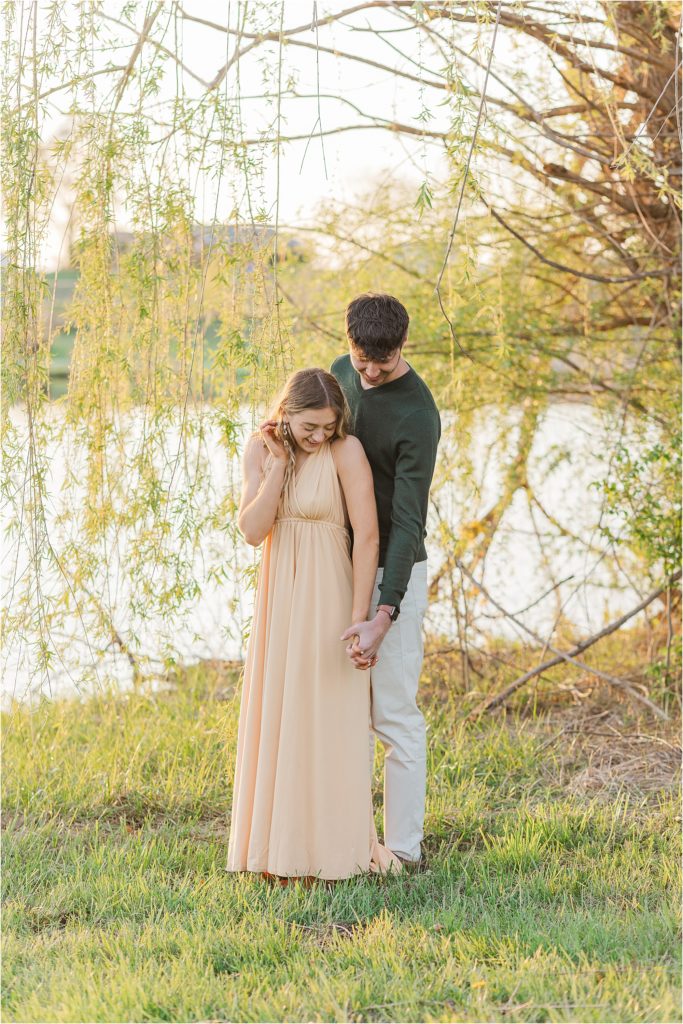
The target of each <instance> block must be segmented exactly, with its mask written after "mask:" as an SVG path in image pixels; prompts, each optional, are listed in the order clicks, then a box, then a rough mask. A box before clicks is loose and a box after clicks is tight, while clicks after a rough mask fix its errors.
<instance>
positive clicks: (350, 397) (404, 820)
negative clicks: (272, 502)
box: [330, 293, 441, 865]
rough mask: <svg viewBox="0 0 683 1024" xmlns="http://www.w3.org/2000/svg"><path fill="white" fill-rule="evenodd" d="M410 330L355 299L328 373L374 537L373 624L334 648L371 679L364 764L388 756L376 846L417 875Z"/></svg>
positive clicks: (428, 425)
mask: <svg viewBox="0 0 683 1024" xmlns="http://www.w3.org/2000/svg"><path fill="white" fill-rule="evenodd" d="M408 323H409V317H408V313H407V311H406V309H405V307H404V306H403V305H402V304H401V303H400V302H399V301H398V299H395V298H394V297H393V296H392V295H383V294H375V293H368V294H363V295H359V296H358V297H357V298H355V299H354V300H353V301H352V302H350V303H349V305H348V307H347V309H346V335H347V339H348V342H349V354H348V355H345V356H340V357H339V358H338V359H335V361H334V362H333V364H332V366H331V368H330V369H331V372H332V373H333V374H334V376H335V377H336V378H337V380H338V381H339V383H340V385H341V387H342V389H343V391H344V394H345V395H346V398H347V401H348V403H349V406H350V408H351V432H352V433H353V434H355V436H356V437H358V439H359V440H360V441H361V443H362V445H363V447H364V449H365V452H366V455H367V457H368V460H369V462H370V466H371V468H372V474H373V478H374V486H375V499H376V501H377V514H378V519H379V536H380V551H379V569H378V571H377V579H376V582H375V591H374V593H373V597H372V604H371V611H370V615H371V618H369V619H368V621H367V622H356V623H353V624H352V625H351V626H350V627H349V629H347V630H346V632H345V633H344V635H343V636H342V637H341V639H342V640H349V641H351V642H350V643H349V646H347V648H346V650H347V653H348V654H349V657H350V658H351V659H352V660H353V661H354V663H355V664H356V666H357V667H358V668H367V667H368V666H370V669H371V673H370V692H371V709H372V711H371V721H372V730H371V732H370V763H371V764H372V763H373V762H374V745H375V736H378V737H379V739H380V741H381V742H382V744H383V746H384V749H385V752H386V758H385V773H384V841H385V843H386V845H387V846H388V847H389V849H391V850H393V852H394V853H396V855H397V856H398V857H400V859H401V860H402V861H403V862H404V863H406V864H412V865H419V864H420V861H421V846H420V843H421V841H422V837H423V827H424V810H425V791H426V775H427V772H426V729H425V721H424V717H423V715H422V712H421V711H420V710H419V708H418V706H417V703H416V697H417V688H418V682H419V679H420V671H421V668H422V658H423V646H422V620H423V618H424V614H425V612H426V610H427V552H426V550H425V546H424V539H425V536H426V530H425V523H426V519H427V507H428V498H429V487H430V484H431V481H432V476H433V473H434V465H435V462H436V449H437V445H438V442H439V438H440V436H441V422H440V419H439V413H438V410H437V407H436V404H435V402H434V399H433V397H432V394H431V392H430V390H429V388H428V387H427V385H426V384H425V382H424V381H423V380H422V378H421V377H420V376H418V374H417V373H416V372H415V370H414V369H413V368H412V367H411V366H410V365H409V364H408V363H407V362H406V360H405V359H404V358H403V347H404V345H405V343H406V339H407V337H408ZM373 609H375V611H374V615H373ZM354 635H356V636H357V640H356V641H353V640H352V638H353V637H354ZM380 645H381V656H378V653H377V652H378V651H379V649H380Z"/></svg>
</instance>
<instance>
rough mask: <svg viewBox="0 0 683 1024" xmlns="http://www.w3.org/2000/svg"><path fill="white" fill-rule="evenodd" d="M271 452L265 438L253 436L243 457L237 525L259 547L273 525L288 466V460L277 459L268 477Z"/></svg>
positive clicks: (272, 461) (248, 542)
mask: <svg viewBox="0 0 683 1024" xmlns="http://www.w3.org/2000/svg"><path fill="white" fill-rule="evenodd" d="M267 455H268V450H267V449H266V448H265V447H264V445H263V441H262V440H261V437H260V436H259V435H254V436H253V437H250V438H249V440H248V442H247V446H246V448H245V449H244V457H243V459H242V496H241V498H240V507H239V513H238V516H237V525H238V526H239V528H240V531H241V532H242V535H243V537H244V539H245V540H246V542H247V544H251V545H252V546H253V547H255V548H257V547H258V546H259V544H262V543H263V541H264V540H265V539H266V537H267V536H268V534H269V533H270V531H271V530H272V528H273V523H274V522H275V515H276V513H277V507H278V503H279V501H280V495H281V493H282V485H283V483H284V479H285V470H286V468H287V462H286V461H285V460H284V459H281V458H273V459H272V460H271V462H270V465H269V466H268V467H267V468H266V475H265V478H264V477H263V467H264V465H265V461H266V456H267Z"/></svg>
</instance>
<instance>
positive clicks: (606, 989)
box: [2, 662, 680, 1022]
mask: <svg viewBox="0 0 683 1024" xmlns="http://www.w3.org/2000/svg"><path fill="white" fill-rule="evenodd" d="M429 664H432V665H433V664H435V663H433V662H431V663H427V671H426V677H425V690H424V692H425V701H426V707H425V711H426V715H427V718H428V722H429V733H428V735H429V747H430V766H429V792H428V807H427V817H426V822H425V832H426V841H425V849H426V853H427V855H428V857H429V862H430V871H429V872H427V873H424V874H418V875H411V876H402V877H398V878H386V879H377V878H361V879H349V880H347V881H345V882H341V883H338V884H337V885H336V887H334V888H332V889H327V888H326V887H323V886H314V887H313V888H310V889H306V888H304V887H302V886H298V885H297V886H290V887H288V888H284V889H280V888H273V887H271V886H270V885H268V883H266V882H264V881H262V880H260V879H258V878H254V877H251V876H246V875H234V874H229V873H227V872H225V870H224V866H225V861H226V854H227V826H228V822H229V813H230V794H231V785H232V773H233V758H234V749H235V742H236V730H237V713H238V697H236V691H235V688H234V678H233V679H232V680H228V684H229V685H228V686H227V687H226V686H225V680H222V681H221V680H219V679H218V677H214V676H213V675H212V674H211V673H207V671H206V670H201V669H199V670H197V671H190V672H189V673H188V674H187V675H186V676H184V677H183V678H182V680H181V684H180V685H178V686H176V687H175V688H172V689H169V690H168V691H167V692H164V693H157V694H156V695H155V694H151V693H142V692H139V693H132V694H129V695H126V696H124V695H116V694H109V695H105V696H100V697H92V698H89V699H86V700H82V701H81V700H59V701H55V702H47V701H46V702H45V703H44V704H42V705H40V706H39V707H37V708H36V709H34V710H33V712H29V711H28V710H26V709H25V708H21V707H14V708H12V709H11V711H9V712H8V713H7V714H6V715H5V719H4V727H3V728H4V745H3V752H4V769H5V770H4V790H3V796H4V799H3V817H4V833H3V837H4V841H3V866H4V870H3V872H2V883H3V890H4V893H3V895H4V916H3V945H4V955H3V961H2V970H3V984H2V1008H3V1015H4V1020H6V1021H103V1020H118V1021H166V1020H168V1021H195V1020H197V1021H199V1020H202V1021H209V1020H211V1021H213V1020H225V1021H278V1020H290V1021H311V1020H326V1021H328V1020H329V1021H332V1020H334V1021H374V1020H381V1021H501V1020H506V1021H507V1020H510V1021H652V1022H654V1021H676V1020H679V1019H680V1009H679V1006H680V997H679V967H678V961H679V950H680V945H679V939H678V926H679V920H678V908H679V866H680V851H679V845H680V843H679V839H680V830H679V822H680V819H679V806H680V805H679V803H678V800H677V797H676V791H675V765H674V761H675V758H673V757H672V756H669V754H667V751H668V750H669V749H670V750H673V749H674V747H675V742H674V739H675V736H674V734H673V733H672V731H671V727H670V726H669V727H666V729H668V730H669V731H666V729H665V727H664V726H660V725H657V726H656V727H655V726H653V725H652V723H651V722H644V721H640V720H635V719H633V718H631V717H629V716H630V715H631V712H630V710H629V709H628V708H627V707H622V706H619V705H613V704H610V703H609V702H606V701H605V700H602V701H601V700H599V699H597V698H596V697H595V695H593V696H592V697H591V698H590V700H588V701H586V700H583V701H580V702H577V704H576V705H575V704H573V703H570V702H567V703H566V706H565V707H564V708H562V709H561V713H560V711H558V709H557V708H555V707H554V706H551V705H550V704H548V706H547V707H546V708H543V706H542V703H543V702H542V701H540V702H539V700H538V694H536V698H535V700H534V709H533V713H531V714H529V713H522V708H523V705H522V703H520V704H518V705H517V706H516V710H513V711H512V712H511V713H500V714H497V715H495V716H493V717H490V718H487V719H484V720H482V721H480V722H479V723H476V724H467V723H465V721H464V716H463V711H462V708H460V707H459V706H458V704H457V702H455V700H454V698H453V693H452V691H447V692H446V691H443V692H439V688H438V685H437V684H438V679H436V678H435V676H434V671H432V675H431V677H430V670H429ZM435 671H436V670H435ZM440 672H441V670H440V669H439V670H438V671H437V674H439V673H440ZM439 678H441V680H442V681H443V675H442V674H441V675H440V676H439ZM219 687H221V688H219ZM655 729H656V731H655ZM610 733H611V735H612V740H610V739H609V736H610ZM643 736H644V737H645V739H646V740H647V741H650V742H644V741H643V739H642V737H643ZM605 737H607V739H606V738H605ZM607 748H609V749H610V751H611V754H610V759H608V760H607V762H606V761H605V758H604V757H603V753H604V751H605V750H606V749H607ZM615 750H617V751H621V754H620V755H619V757H621V761H620V760H619V758H618V757H616V758H615V755H614V751H615ZM634 752H635V753H637V755H638V756H637V758H636V760H634ZM605 764H607V766H608V767H607V768H605ZM620 764H621V766H622V770H621V772H620V768H619V766H620ZM625 764H628V765H630V768H629V771H628V772H627V771H625V770H624V769H623V765H625ZM634 765H635V766H636V767H634ZM638 765H640V769H638V770H637V766H638ZM598 769H599V770H598ZM380 772H381V755H378V762H377V774H376V793H375V801H376V807H377V821H378V827H379V828H380V831H381V806H380V805H381V781H380V778H381V776H380ZM596 780H597V782H596ZM653 780H654V782H653Z"/></svg>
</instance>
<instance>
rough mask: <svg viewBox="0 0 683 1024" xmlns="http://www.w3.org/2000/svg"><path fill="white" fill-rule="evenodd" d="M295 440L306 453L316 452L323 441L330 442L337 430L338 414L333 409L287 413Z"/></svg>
mask: <svg viewBox="0 0 683 1024" xmlns="http://www.w3.org/2000/svg"><path fill="white" fill-rule="evenodd" d="M283 418H284V419H285V420H286V422H288V423H289V429H290V430H291V432H292V435H293V437H294V440H295V442H296V444H297V445H298V447H299V448H301V449H302V451H305V452H314V451H316V449H317V448H319V447H320V445H321V444H322V443H323V441H329V440H330V438H331V437H332V436H333V435H334V432H335V430H336V428H337V414H336V412H335V411H334V410H333V409H330V408H325V409H304V410H303V411H302V412H294V413H289V414H287V413H285V415H284V417H283Z"/></svg>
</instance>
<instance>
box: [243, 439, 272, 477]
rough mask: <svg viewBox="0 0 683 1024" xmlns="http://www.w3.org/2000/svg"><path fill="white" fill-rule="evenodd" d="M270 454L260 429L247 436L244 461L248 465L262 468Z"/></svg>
mask: <svg viewBox="0 0 683 1024" xmlns="http://www.w3.org/2000/svg"><path fill="white" fill-rule="evenodd" d="M267 455H268V446H267V445H266V444H265V443H264V441H263V438H262V437H261V435H260V433H259V432H258V430H256V431H254V433H253V434H250V436H249V437H248V438H247V443H246V444H245V446H244V463H245V465H247V466H255V467H258V468H259V469H261V468H262V467H263V465H264V463H265V461H266V456H267Z"/></svg>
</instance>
